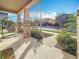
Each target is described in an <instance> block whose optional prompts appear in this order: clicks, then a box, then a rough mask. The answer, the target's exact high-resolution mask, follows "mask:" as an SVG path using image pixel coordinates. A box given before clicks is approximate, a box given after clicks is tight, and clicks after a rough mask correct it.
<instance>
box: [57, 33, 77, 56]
mask: <svg viewBox="0 0 79 59" xmlns="http://www.w3.org/2000/svg"><path fill="white" fill-rule="evenodd" d="M57 42H58V43H59V44H60V46H61V47H62V49H63V50H64V51H66V52H68V53H70V54H72V55H76V49H77V42H76V39H75V38H73V37H72V36H71V35H70V34H69V33H67V32H61V33H59V35H58V37H57Z"/></svg>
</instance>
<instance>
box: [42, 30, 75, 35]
mask: <svg viewBox="0 0 79 59" xmlns="http://www.w3.org/2000/svg"><path fill="white" fill-rule="evenodd" d="M42 31H47V32H54V33H60V32H61V31H58V30H45V29H42ZM66 32H67V31H66ZM67 33H68V34H70V35H73V36H76V33H72V32H67Z"/></svg>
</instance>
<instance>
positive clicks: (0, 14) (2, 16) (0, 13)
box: [0, 12, 8, 19]
mask: <svg viewBox="0 0 79 59" xmlns="http://www.w3.org/2000/svg"><path fill="white" fill-rule="evenodd" d="M6 17H8V13H3V12H0V19H3V18H6Z"/></svg>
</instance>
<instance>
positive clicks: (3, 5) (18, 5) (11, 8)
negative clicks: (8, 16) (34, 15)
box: [0, 0, 37, 13]
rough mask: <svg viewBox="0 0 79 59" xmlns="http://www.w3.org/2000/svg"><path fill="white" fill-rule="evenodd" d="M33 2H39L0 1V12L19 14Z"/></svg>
mask: <svg viewBox="0 0 79 59" xmlns="http://www.w3.org/2000/svg"><path fill="white" fill-rule="evenodd" d="M33 1H37V0H0V10H1V11H7V12H12V13H18V12H19V11H21V10H22V9H23V8H24V7H26V6H28V5H29V4H30V3H31V2H33Z"/></svg>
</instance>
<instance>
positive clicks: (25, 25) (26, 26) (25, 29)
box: [23, 8, 31, 38]
mask: <svg viewBox="0 0 79 59" xmlns="http://www.w3.org/2000/svg"><path fill="white" fill-rule="evenodd" d="M30 36H31V30H30V18H29V11H28V8H25V9H24V21H23V38H28V37H30Z"/></svg>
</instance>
